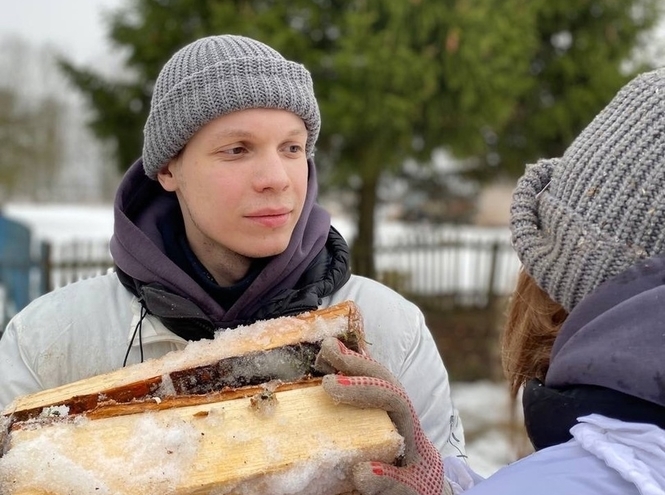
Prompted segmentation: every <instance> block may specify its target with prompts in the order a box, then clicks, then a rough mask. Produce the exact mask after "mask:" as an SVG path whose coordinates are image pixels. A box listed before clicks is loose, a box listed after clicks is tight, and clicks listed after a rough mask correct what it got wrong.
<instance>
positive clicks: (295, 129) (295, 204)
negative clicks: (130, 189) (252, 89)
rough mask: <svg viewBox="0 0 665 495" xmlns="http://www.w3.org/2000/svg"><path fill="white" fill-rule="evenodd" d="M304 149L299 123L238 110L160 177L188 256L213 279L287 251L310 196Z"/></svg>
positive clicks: (203, 133) (291, 117)
mask: <svg viewBox="0 0 665 495" xmlns="http://www.w3.org/2000/svg"><path fill="white" fill-rule="evenodd" d="M306 142H307V130H306V129H305V124H304V123H303V121H302V119H300V117H298V116H297V115H295V114H293V113H291V112H287V111H285V110H274V109H263V108H260V109H251V110H243V111H239V112H234V113H231V114H228V115H224V116H222V117H219V118H217V119H215V120H213V121H212V122H209V123H208V124H206V125H205V126H204V127H202V128H201V129H200V130H199V131H198V132H197V133H196V134H195V135H194V136H193V137H192V139H191V140H190V141H189V142H188V143H187V145H186V146H185V148H184V149H183V151H182V152H181V153H180V154H179V155H178V157H176V158H174V159H173V160H172V161H171V162H170V163H169V164H168V165H167V166H166V167H165V168H164V169H162V171H160V173H159V175H158V179H159V182H160V183H161V184H162V186H163V187H164V189H166V190H167V191H174V192H175V193H176V195H177V197H178V201H179V203H180V208H181V210H182V214H183V218H184V221H185V229H186V232H187V238H188V240H189V243H190V246H191V247H192V250H193V251H194V253H195V254H196V255H197V257H198V258H199V259H200V261H201V262H202V263H203V264H204V266H206V268H207V269H208V270H209V271H210V272H211V273H212V274H213V276H215V278H216V279H218V276H217V274H218V273H220V270H221V272H226V271H227V270H228V269H229V268H231V267H228V266H226V267H225V266H224V265H229V264H231V265H234V264H235V265H240V266H239V268H241V267H242V266H245V267H247V266H249V260H247V259H246V258H263V257H266V256H273V255H276V254H279V253H281V252H282V251H284V249H286V247H287V245H288V243H289V240H290V238H291V234H292V232H293V229H294V227H295V224H296V222H297V221H298V218H300V214H301V212H302V208H303V204H304V202H305V195H306V192H307V176H308V170H307V158H306V153H305V144H306ZM242 275H244V273H241V274H240V275H239V276H242ZM220 276H221V275H220ZM221 278H224V276H221ZM231 278H236V277H231ZM218 282H224V280H222V281H220V280H219V279H218ZM226 282H229V283H232V282H233V280H227V281H226Z"/></svg>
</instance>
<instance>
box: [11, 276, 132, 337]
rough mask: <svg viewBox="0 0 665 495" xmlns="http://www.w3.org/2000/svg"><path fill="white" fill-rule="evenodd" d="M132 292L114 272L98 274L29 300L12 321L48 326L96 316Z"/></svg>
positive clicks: (125, 301) (126, 299)
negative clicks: (45, 324) (46, 323)
mask: <svg viewBox="0 0 665 495" xmlns="http://www.w3.org/2000/svg"><path fill="white" fill-rule="evenodd" d="M132 297H133V296H132V295H131V294H130V293H129V292H128V291H127V290H126V289H125V288H124V287H123V285H122V284H121V283H120V281H119V280H118V277H117V276H116V274H115V273H109V274H106V275H99V276H96V277H91V278H88V279H85V280H79V281H77V282H73V283H71V284H68V285H65V286H63V287H60V288H58V289H55V290H53V291H51V292H48V293H47V294H44V295H42V296H40V297H38V298H36V299H35V300H33V301H32V302H31V303H30V304H28V306H26V307H25V308H24V309H23V310H22V311H20V312H19V313H18V314H17V315H16V316H15V317H14V320H15V321H19V322H20V323H22V324H26V323H37V322H48V323H49V326H53V325H58V324H63V323H66V322H70V321H71V320H72V319H73V318H74V316H75V319H76V320H79V321H80V320H81V317H82V316H86V315H87V316H89V317H98V316H101V315H102V314H103V313H108V312H113V311H117V310H118V307H125V306H127V305H128V304H129V301H131V299H132Z"/></svg>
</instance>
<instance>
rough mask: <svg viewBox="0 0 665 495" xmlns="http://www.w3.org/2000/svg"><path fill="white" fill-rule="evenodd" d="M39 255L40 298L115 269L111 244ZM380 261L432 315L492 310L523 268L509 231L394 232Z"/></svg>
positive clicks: (387, 278) (70, 245)
mask: <svg viewBox="0 0 665 495" xmlns="http://www.w3.org/2000/svg"><path fill="white" fill-rule="evenodd" d="M38 251H39V255H38V258H39V259H35V262H34V264H33V272H34V273H33V274H32V277H31V278H32V280H33V281H34V286H35V289H34V290H33V294H34V296H35V297H36V296H38V295H40V293H43V292H48V291H51V290H53V289H56V288H58V287H62V286H64V285H67V284H69V283H71V282H74V281H77V280H81V279H84V278H89V277H93V276H96V275H99V274H103V273H106V272H108V271H109V270H110V269H112V267H113V261H112V259H111V255H110V252H109V245H108V242H99V241H87V240H86V241H70V242H66V243H58V244H54V243H42V245H41V247H40V249H39V250H38ZM374 257H375V265H376V271H377V279H378V280H379V281H381V282H383V283H385V284H386V285H388V286H390V287H392V288H393V289H395V290H396V291H397V292H399V293H401V294H403V295H405V296H406V297H407V298H409V299H411V300H413V301H414V302H417V303H418V304H422V305H425V306H428V307H429V308H430V309H431V308H434V309H450V308H451V307H458V306H463V307H486V306H487V305H488V304H489V303H490V302H491V301H492V300H493V299H494V298H496V297H500V296H505V295H507V294H509V293H510V292H511V290H512V289H513V285H514V280H515V276H516V273H517V270H518V267H519V262H518V260H517V258H516V256H515V254H514V253H513V251H512V249H511V247H510V243H509V240H508V235H507V232H506V231H504V230H503V229H479V228H474V227H440V228H434V227H426V228H425V227H423V228H420V229H419V228H411V229H410V230H409V231H408V233H405V232H399V231H397V232H391V233H389V235H383V236H382V237H380V238H379V239H378V240H377V244H376V246H375V251H374ZM5 304H6V301H5ZM19 309H20V308H19ZM7 313H9V314H7ZM11 313H12V311H3V314H5V315H6V317H10V316H11ZM1 328H4V324H3V325H2V327H1ZM1 328H0V330H1Z"/></svg>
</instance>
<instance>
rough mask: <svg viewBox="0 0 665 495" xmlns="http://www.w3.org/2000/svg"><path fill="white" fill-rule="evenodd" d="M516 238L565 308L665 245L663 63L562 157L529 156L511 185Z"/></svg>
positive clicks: (532, 269)
mask: <svg viewBox="0 0 665 495" xmlns="http://www.w3.org/2000/svg"><path fill="white" fill-rule="evenodd" d="M510 216H511V218H510V228H511V232H512V242H513V246H514V248H515V250H516V252H517V255H518V257H519V259H520V261H521V262H522V264H523V266H524V269H525V270H526V272H527V273H528V274H529V275H531V276H532V277H533V278H534V279H535V281H536V282H537V283H538V285H539V286H540V287H541V288H542V289H543V290H545V291H546V292H547V293H548V294H549V296H550V297H551V298H552V299H553V300H554V301H556V302H558V303H559V304H561V305H562V306H563V307H564V308H565V309H566V310H567V311H569V312H570V311H571V310H572V309H573V308H574V307H575V306H576V305H577V303H579V302H580V300H581V299H582V298H583V297H584V296H586V295H587V294H589V293H590V292H592V291H593V290H594V289H595V288H596V287H597V286H598V285H599V284H601V283H602V282H604V281H606V280H608V279H610V278H612V277H613V276H615V275H617V274H619V273H620V272H622V271H624V270H625V269H626V268H628V267H629V266H631V265H633V264H634V263H635V262H636V261H638V260H640V259H642V258H647V257H651V256H653V255H656V254H660V253H663V252H664V251H665V69H661V70H657V71H653V72H649V73H645V74H642V75H640V76H638V77H636V78H635V79H633V80H632V81H631V82H629V83H628V84H627V85H626V86H624V87H623V88H622V89H621V90H620V91H619V93H618V94H617V95H616V96H615V97H614V99H613V100H612V101H611V102H610V103H609V104H608V105H607V107H605V108H604V109H603V110H602V111H601V112H600V113H599V114H598V115H597V116H596V117H595V118H594V120H593V121H592V122H591V123H590V124H589V126H588V127H587V128H586V129H584V130H583V131H582V132H581V134H580V135H579V136H578V137H577V139H575V141H574V142H573V143H572V144H571V145H570V147H569V148H568V149H567V150H566V152H565V153H564V155H563V156H562V157H561V158H554V159H549V160H540V161H538V162H537V163H535V164H533V165H528V166H527V168H526V172H525V173H524V175H523V176H522V177H521V178H520V179H519V181H518V183H517V187H516V189H515V191H514V193H513V202H512V206H511V211H510Z"/></svg>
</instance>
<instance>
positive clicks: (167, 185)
mask: <svg viewBox="0 0 665 495" xmlns="http://www.w3.org/2000/svg"><path fill="white" fill-rule="evenodd" d="M176 162H177V158H173V159H172V160H171V161H169V163H167V164H166V165H164V166H163V167H162V168H161V170H160V171H159V172H157V180H158V181H159V183H160V184H161V185H162V187H163V188H164V190H166V191H169V192H173V191H175V190H176V189H177V187H178V184H177V181H176V179H175V176H174V174H173V170H174V169H175V167H176V166H177V163H176Z"/></svg>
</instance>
